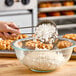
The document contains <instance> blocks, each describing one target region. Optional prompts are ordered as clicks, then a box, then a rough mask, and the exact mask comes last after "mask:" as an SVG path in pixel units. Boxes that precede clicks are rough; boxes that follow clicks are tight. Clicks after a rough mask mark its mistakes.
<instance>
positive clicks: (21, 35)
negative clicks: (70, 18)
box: [10, 34, 28, 40]
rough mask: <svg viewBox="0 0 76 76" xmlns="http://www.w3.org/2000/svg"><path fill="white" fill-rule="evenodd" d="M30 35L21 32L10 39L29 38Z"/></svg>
mask: <svg viewBox="0 0 76 76" xmlns="http://www.w3.org/2000/svg"><path fill="white" fill-rule="evenodd" d="M27 37H28V36H27V35H26V34H20V35H18V36H16V37H12V38H11V39H10V40H18V39H23V38H27Z"/></svg>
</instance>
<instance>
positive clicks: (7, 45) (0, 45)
mask: <svg viewBox="0 0 76 76" xmlns="http://www.w3.org/2000/svg"><path fill="white" fill-rule="evenodd" d="M27 37H28V36H27V35H25V34H21V35H18V36H17V37H12V38H11V39H8V40H0V50H13V48H12V47H11V42H13V41H14V40H18V39H22V38H27Z"/></svg>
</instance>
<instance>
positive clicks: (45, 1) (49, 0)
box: [38, 0, 76, 35]
mask: <svg viewBox="0 0 76 76" xmlns="http://www.w3.org/2000/svg"><path fill="white" fill-rule="evenodd" d="M38 1H39V2H38V20H39V22H40V21H42V20H46V19H47V20H53V21H55V22H56V24H57V28H58V30H59V34H60V35H63V34H66V33H75V32H76V0H38Z"/></svg>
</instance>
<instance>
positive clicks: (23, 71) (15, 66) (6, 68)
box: [0, 58, 76, 76]
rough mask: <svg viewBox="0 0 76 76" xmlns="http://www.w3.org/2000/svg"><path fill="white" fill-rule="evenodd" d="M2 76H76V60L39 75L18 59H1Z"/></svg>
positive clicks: (0, 73) (0, 71) (0, 72)
mask: <svg viewBox="0 0 76 76" xmlns="http://www.w3.org/2000/svg"><path fill="white" fill-rule="evenodd" d="M0 76H76V60H70V61H69V62H68V63H67V64H66V65H64V66H63V67H61V68H59V69H57V70H56V71H53V72H48V73H37V72H32V71H30V70H29V69H28V68H27V67H24V65H22V64H21V63H20V62H19V61H18V59H16V58H0Z"/></svg>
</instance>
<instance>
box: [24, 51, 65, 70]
mask: <svg viewBox="0 0 76 76" xmlns="http://www.w3.org/2000/svg"><path fill="white" fill-rule="evenodd" d="M64 61H65V59H64V57H63V55H62V53H56V52H53V51H44V52H43V51H40V50H39V51H33V52H30V53H29V54H27V55H26V56H25V57H24V58H23V63H24V64H25V65H26V66H28V67H29V68H31V69H35V70H53V69H55V68H57V67H59V66H60V65H62V64H63V63H64Z"/></svg>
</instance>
